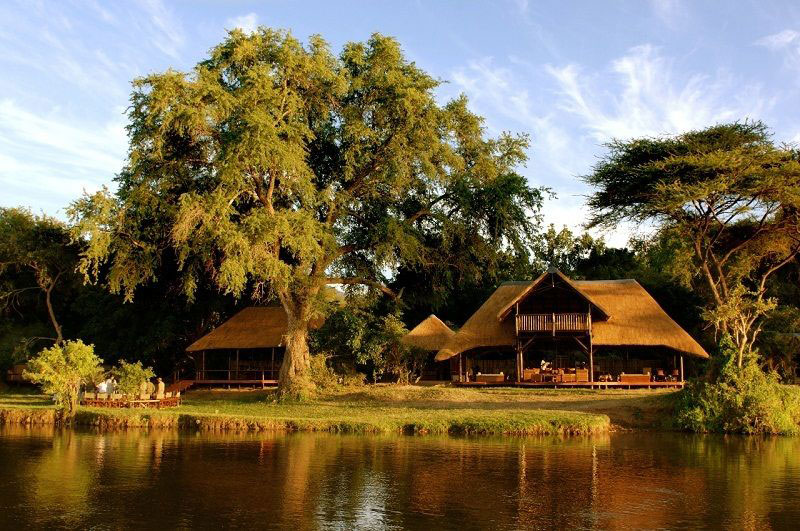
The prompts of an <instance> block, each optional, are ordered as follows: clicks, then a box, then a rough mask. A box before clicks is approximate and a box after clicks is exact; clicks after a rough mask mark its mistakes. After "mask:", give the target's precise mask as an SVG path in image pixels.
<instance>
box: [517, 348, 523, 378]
mask: <svg viewBox="0 0 800 531" xmlns="http://www.w3.org/2000/svg"><path fill="white" fill-rule="evenodd" d="M516 378H517V383H519V382H521V381H522V343H520V342H519V341H517V374H516Z"/></svg>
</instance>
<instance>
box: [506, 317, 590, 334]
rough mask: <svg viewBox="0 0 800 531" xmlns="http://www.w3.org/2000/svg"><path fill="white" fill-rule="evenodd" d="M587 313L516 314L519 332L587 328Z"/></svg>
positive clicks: (564, 330)
mask: <svg viewBox="0 0 800 531" xmlns="http://www.w3.org/2000/svg"><path fill="white" fill-rule="evenodd" d="M589 326H590V325H589V314H588V313H521V314H517V331H519V332H562V331H563V332H574V331H584V330H589Z"/></svg>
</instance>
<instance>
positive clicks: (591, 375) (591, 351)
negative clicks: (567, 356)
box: [586, 306, 594, 389]
mask: <svg viewBox="0 0 800 531" xmlns="http://www.w3.org/2000/svg"><path fill="white" fill-rule="evenodd" d="M586 320H587V322H588V323H589V383H590V384H594V345H592V307H591V306H589V313H588V314H587V317H586ZM591 387H592V389H594V385H592V386H591Z"/></svg>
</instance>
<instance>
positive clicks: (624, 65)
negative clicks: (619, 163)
mask: <svg viewBox="0 0 800 531" xmlns="http://www.w3.org/2000/svg"><path fill="white" fill-rule="evenodd" d="M547 70H548V72H549V73H550V75H551V76H552V77H553V79H554V80H555V81H556V84H557V86H558V90H559V92H560V94H561V98H560V100H559V101H558V103H557V105H558V107H559V108H560V109H561V110H563V111H564V112H566V113H568V114H571V115H574V116H575V117H577V118H578V119H579V120H580V126H581V127H582V128H583V129H585V130H586V131H588V133H589V135H590V136H591V137H592V138H594V139H595V140H596V141H599V142H606V141H608V140H610V139H612V138H632V137H637V136H653V135H662V134H673V133H679V132H683V131H687V130H691V129H697V128H701V127H705V126H708V125H712V124H715V123H719V122H724V121H731V120H741V119H745V118H758V117H759V115H761V114H762V113H763V112H764V111H765V110H766V109H767V108H769V107H770V106H771V105H772V104H773V102H772V101H771V100H769V99H766V98H764V97H762V96H761V93H760V90H761V89H760V86H758V85H743V84H742V83H741V82H739V80H736V79H733V78H732V77H731V76H730V75H728V74H726V73H725V72H724V71H719V72H717V73H716V74H715V75H713V76H710V75H706V74H691V75H688V76H680V75H678V74H677V73H676V68H675V66H674V61H673V60H671V59H669V58H666V57H664V56H662V55H660V54H659V53H658V50H657V49H656V48H654V47H652V46H650V45H643V46H637V47H635V48H633V49H631V50H630V51H629V52H628V54H627V55H624V56H622V57H620V58H618V59H616V60H614V61H613V62H612V63H611V68H610V72H609V73H610V77H611V79H607V76H604V74H606V73H602V72H601V73H595V74H594V75H587V74H584V73H583V71H582V70H581V68H580V67H579V66H577V65H575V64H569V65H566V66H562V67H553V66H549V67H548V68H547ZM609 87H610V89H609Z"/></svg>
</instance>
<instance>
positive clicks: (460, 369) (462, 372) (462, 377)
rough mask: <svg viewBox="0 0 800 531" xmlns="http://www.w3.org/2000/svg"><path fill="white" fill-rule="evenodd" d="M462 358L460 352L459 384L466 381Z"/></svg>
mask: <svg viewBox="0 0 800 531" xmlns="http://www.w3.org/2000/svg"><path fill="white" fill-rule="evenodd" d="M462 357H463V355H462V354H461V353H460V352H459V354H458V381H459V383H460V382H463V381H464V365H463V362H462Z"/></svg>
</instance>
